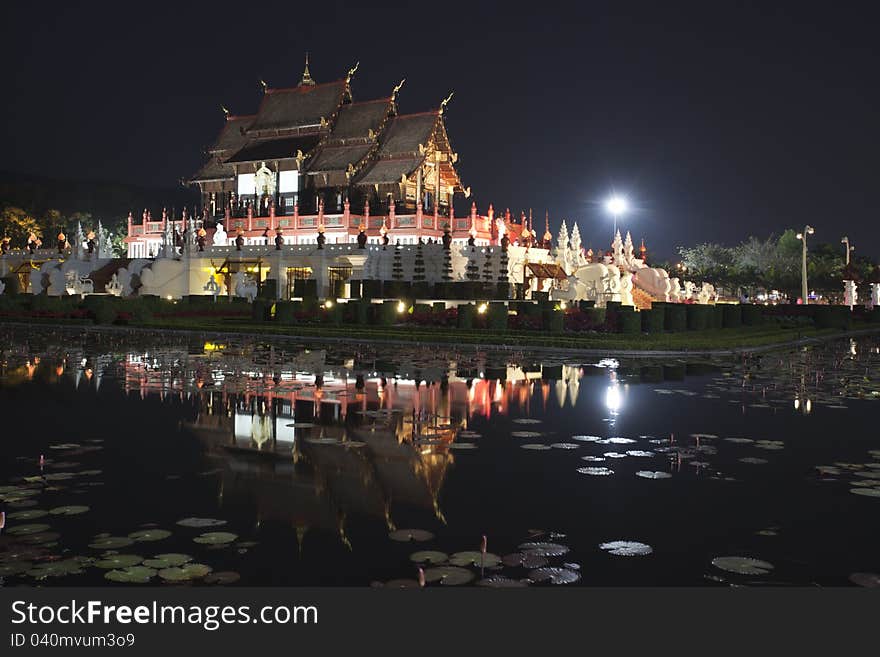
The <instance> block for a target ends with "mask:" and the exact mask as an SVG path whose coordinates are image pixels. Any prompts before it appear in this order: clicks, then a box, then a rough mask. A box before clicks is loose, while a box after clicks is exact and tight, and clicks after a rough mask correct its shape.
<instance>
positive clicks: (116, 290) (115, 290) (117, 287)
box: [104, 272, 122, 297]
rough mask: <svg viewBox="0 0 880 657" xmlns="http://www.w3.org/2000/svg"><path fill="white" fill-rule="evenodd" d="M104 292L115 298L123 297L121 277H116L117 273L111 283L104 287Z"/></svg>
mask: <svg viewBox="0 0 880 657" xmlns="http://www.w3.org/2000/svg"><path fill="white" fill-rule="evenodd" d="M104 290H105V291H106V292H107V294H112V295H113V296H114V297H118V296H122V283H120V282H119V276H117V275H116V272H113V275H112V276H111V277H110V282H109V283H107V284H106V285H105V286H104Z"/></svg>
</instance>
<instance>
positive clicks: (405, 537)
mask: <svg viewBox="0 0 880 657" xmlns="http://www.w3.org/2000/svg"><path fill="white" fill-rule="evenodd" d="M388 538H390V539H391V540H392V541H401V542H406V541H418V542H420V543H421V542H423V541H430V540H431V539H432V538H434V534H432V533H431V532H429V531H427V530H426V529H397V530H395V531H393V532H391V533H390V534H388Z"/></svg>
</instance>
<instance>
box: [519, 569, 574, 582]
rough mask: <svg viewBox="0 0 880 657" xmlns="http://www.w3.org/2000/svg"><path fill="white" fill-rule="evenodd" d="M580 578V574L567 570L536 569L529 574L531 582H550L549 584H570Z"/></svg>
mask: <svg viewBox="0 0 880 657" xmlns="http://www.w3.org/2000/svg"><path fill="white" fill-rule="evenodd" d="M580 578H581V576H580V573H578V572H576V571H574V570H569V569H568V568H538V569H537V570H533V571H531V572H529V579H530V580H532V581H533V582H550V583H551V584H572V583H574V582H576V581H578V580H579V579H580Z"/></svg>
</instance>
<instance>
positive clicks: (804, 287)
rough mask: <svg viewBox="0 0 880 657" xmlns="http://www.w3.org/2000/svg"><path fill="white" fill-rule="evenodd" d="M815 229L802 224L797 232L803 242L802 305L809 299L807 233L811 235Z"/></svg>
mask: <svg viewBox="0 0 880 657" xmlns="http://www.w3.org/2000/svg"><path fill="white" fill-rule="evenodd" d="M815 232H816V231H815V230H814V229H813V227H812V226H809V225H807V226H804V232H802V233H798V234H797V238H798V239H799V240H800V241H801V242H802V243H803V251H802V256H801V296H802V298H803V300H804V305H807V304H808V303H809V302H810V300H809V290H807V235H812V234H813V233H815Z"/></svg>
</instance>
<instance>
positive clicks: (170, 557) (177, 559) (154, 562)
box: [143, 552, 193, 570]
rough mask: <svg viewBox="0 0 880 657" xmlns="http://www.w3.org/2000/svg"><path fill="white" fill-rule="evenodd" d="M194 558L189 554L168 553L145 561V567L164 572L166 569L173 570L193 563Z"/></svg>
mask: <svg viewBox="0 0 880 657" xmlns="http://www.w3.org/2000/svg"><path fill="white" fill-rule="evenodd" d="M192 559H193V558H192V557H191V556H190V555H188V554H177V553H175V552H167V553H165V554H157V555H156V556H155V557H153V558H152V559H144V563H143V565H144V566H147V567H148V568H155V569H156V570H162V569H164V568H173V567H175V566H182V565H183V564H185V563H187V562H189V561H192Z"/></svg>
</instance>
